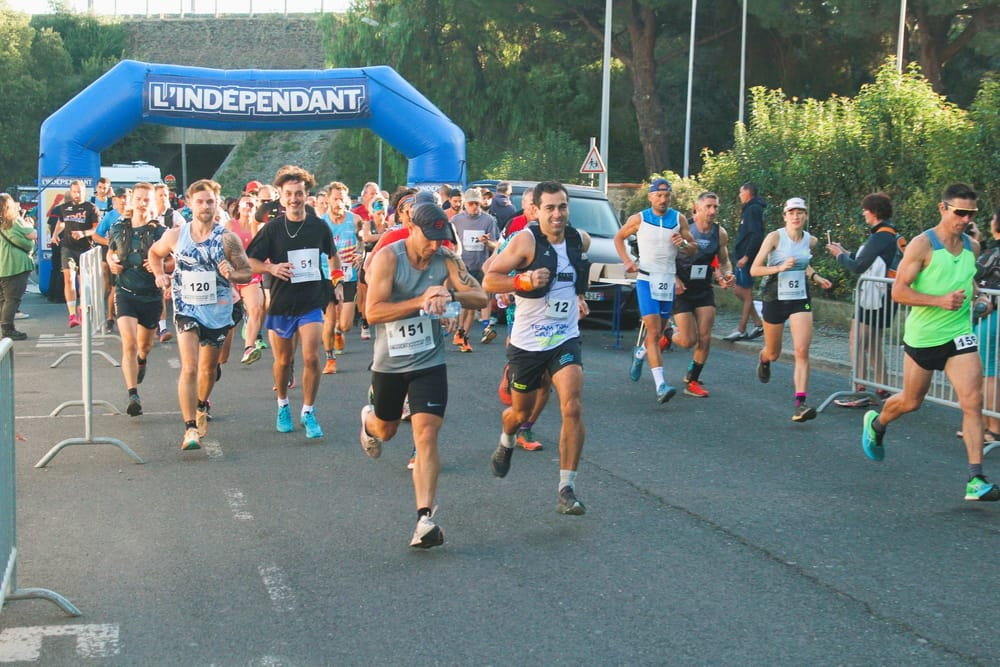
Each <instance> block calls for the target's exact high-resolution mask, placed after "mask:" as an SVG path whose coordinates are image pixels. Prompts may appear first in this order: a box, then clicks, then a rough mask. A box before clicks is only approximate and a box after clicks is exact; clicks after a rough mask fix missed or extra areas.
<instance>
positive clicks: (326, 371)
mask: <svg viewBox="0 0 1000 667" xmlns="http://www.w3.org/2000/svg"><path fill="white" fill-rule="evenodd" d="M336 373H337V360H336V359H334V358H333V357H330V358H329V359H327V360H326V365H324V366H323V375H335V374H336Z"/></svg>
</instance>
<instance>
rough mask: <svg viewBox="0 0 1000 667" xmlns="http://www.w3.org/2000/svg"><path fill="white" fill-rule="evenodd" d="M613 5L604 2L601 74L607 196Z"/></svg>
mask: <svg viewBox="0 0 1000 667" xmlns="http://www.w3.org/2000/svg"><path fill="white" fill-rule="evenodd" d="M611 3H612V0H605V2H604V69H603V71H602V72H601V158H602V159H603V160H604V164H605V170H604V171H603V172H601V176H600V179H599V184H600V186H601V190H603V191H604V193H605V194H607V192H608V171H607V164H608V126H609V124H610V115H611Z"/></svg>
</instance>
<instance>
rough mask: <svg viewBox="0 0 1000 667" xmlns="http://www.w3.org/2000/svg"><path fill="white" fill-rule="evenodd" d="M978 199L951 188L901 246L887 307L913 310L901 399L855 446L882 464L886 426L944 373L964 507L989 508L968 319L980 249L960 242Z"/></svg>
mask: <svg viewBox="0 0 1000 667" xmlns="http://www.w3.org/2000/svg"><path fill="white" fill-rule="evenodd" d="M976 198H977V195H976V193H975V191H973V190H972V188H970V187H969V186H968V185H965V184H962V183H955V184H953V185H949V186H948V187H947V188H945V191H944V193H943V195H942V196H941V202H940V203H939V204H938V211H940V213H941V220H940V222H938V224H937V226H935V227H934V228H932V229H929V230H927V231H925V232H924V233H923V234H920V235H919V236H917V237H915V238H914V239H913V240H912V241H910V243H909V244H908V245H907V246H906V252H905V253H904V255H903V259H902V261H901V262H900V264H899V269H898V271H897V272H896V282H895V284H894V285H893V287H892V298H893V300H894V301H896V302H897V303H901V304H903V305H904V306H911V307H912V312H911V313H910V315H909V317H907V318H906V325H905V330H904V333H903V343H904V345H903V348H904V351H905V352H906V354H905V356H904V359H903V391H902V392H900V393H899V394H896V395H895V396H893V397H891V398H889V399H888V400H887V401H886V402H885V404H884V405H883V406H882V413H881V414H879V413H878V412H876V411H875V410H869V411H868V412H867V413H866V414H865V417H864V424H863V428H862V433H861V446H862V448H863V449H864V451H865V455H866V456H868V458H870V459H872V460H874V461H881V460H882V459H883V458H884V457H885V448H884V447H883V443H882V440H883V438H884V437H885V429H886V426H888V425H889V424H890V423H891V422H893V421H895V420H896V419H898V418H899V417H901V416H903V415H904V414H906V413H907V412H913V411H914V410H916V409H918V408H919V407H920V405H921V404H922V403H923V401H924V397H925V396H926V395H927V391H928V389H929V388H930V384H931V379H932V376H933V374H934V371H936V370H943V371H944V373H945V375H946V376H947V377H948V381H949V382H950V383H951V386H952V387H954V389H955V394H956V395H957V396H958V404H959V406H960V407H961V409H962V434H963V437H964V439H965V450H966V453H967V454H968V458H969V481H968V483H967V484H966V485H965V499H966V500H973V501H995V500H1000V489H998V488H997V486H996V485H995V484H991V483H990V482H988V481H987V480H986V477H985V476H984V475H983V422H982V409H983V390H982V377H983V365H982V360H981V359H980V357H979V354H978V352H979V347H978V342H977V340H976V336H975V334H973V332H972V318H971V312H970V304H971V303H972V301H973V299H974V298H975V294H976V285H975V282H974V278H975V275H976V256H977V255H979V244H978V243H977V242H976V241H974V240H972V239H971V238H969V237H968V236H966V234H965V228H966V227H967V226H968V224H969V222H970V221H971V220H972V218H973V217H975V214H976V211H978V209H977V208H976Z"/></svg>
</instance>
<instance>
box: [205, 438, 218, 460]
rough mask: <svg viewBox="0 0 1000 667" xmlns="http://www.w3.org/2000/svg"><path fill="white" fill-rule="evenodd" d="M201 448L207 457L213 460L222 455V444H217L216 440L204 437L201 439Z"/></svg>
mask: <svg viewBox="0 0 1000 667" xmlns="http://www.w3.org/2000/svg"><path fill="white" fill-rule="evenodd" d="M201 448H202V449H204V450H205V454H207V455H208V458H210V459H212V460H213V461H218V460H219V459H221V458H222V457H223V453H222V445H220V444H219V441H218V440H209V439H207V438H206V439H205V440H202V441H201Z"/></svg>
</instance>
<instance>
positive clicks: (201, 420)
mask: <svg viewBox="0 0 1000 667" xmlns="http://www.w3.org/2000/svg"><path fill="white" fill-rule="evenodd" d="M194 423H195V426H196V427H197V429H198V435H199V436H200V437H202V438H204V437H205V435H206V434H208V406H207V405H206V406H205V407H203V408H198V410H197V411H196V412H195V413H194Z"/></svg>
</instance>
